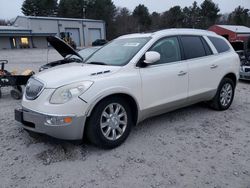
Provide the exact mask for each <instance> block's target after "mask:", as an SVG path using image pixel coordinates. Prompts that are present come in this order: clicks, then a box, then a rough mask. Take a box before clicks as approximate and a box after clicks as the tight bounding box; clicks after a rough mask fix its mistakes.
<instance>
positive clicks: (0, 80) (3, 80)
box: [0, 60, 33, 100]
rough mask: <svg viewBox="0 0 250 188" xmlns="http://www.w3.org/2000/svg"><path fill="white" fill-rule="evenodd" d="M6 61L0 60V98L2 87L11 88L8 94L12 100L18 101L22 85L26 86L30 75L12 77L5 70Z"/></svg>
mask: <svg viewBox="0 0 250 188" xmlns="http://www.w3.org/2000/svg"><path fill="white" fill-rule="evenodd" d="M7 63H8V61H7V60H0V64H1V69H0V98H1V97H2V92H1V88H2V87H9V86H10V87H12V90H11V91H10V94H11V96H12V98H14V99H16V100H18V99H21V98H22V87H21V86H22V85H26V83H27V82H28V80H29V78H30V77H31V76H32V74H33V73H32V74H30V75H12V74H11V73H10V72H8V71H7V70H5V64H7Z"/></svg>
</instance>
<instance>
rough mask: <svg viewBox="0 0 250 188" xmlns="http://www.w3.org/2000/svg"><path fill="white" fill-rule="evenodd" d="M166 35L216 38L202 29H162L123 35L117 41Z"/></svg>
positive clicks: (214, 34) (210, 32)
mask: <svg viewBox="0 0 250 188" xmlns="http://www.w3.org/2000/svg"><path fill="white" fill-rule="evenodd" d="M168 35H205V36H216V37H218V36H219V35H217V34H216V33H214V32H212V31H208V30H202V29H164V30H160V31H156V32H151V33H135V34H129V35H123V36H121V37H119V39H126V38H145V37H157V38H158V37H161V36H168Z"/></svg>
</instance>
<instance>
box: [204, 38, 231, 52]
mask: <svg viewBox="0 0 250 188" xmlns="http://www.w3.org/2000/svg"><path fill="white" fill-rule="evenodd" d="M208 38H209V40H210V41H211V42H212V43H213V45H214V47H215V48H216V50H217V51H218V53H222V52H226V51H228V50H230V47H229V46H228V44H227V43H226V42H225V41H224V40H223V39H221V38H217V37H208Z"/></svg>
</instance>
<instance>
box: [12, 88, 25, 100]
mask: <svg viewBox="0 0 250 188" xmlns="http://www.w3.org/2000/svg"><path fill="white" fill-rule="evenodd" d="M10 95H11V97H12V98H13V99H16V100H20V99H21V98H22V92H20V90H18V89H16V88H15V89H12V90H11V91H10Z"/></svg>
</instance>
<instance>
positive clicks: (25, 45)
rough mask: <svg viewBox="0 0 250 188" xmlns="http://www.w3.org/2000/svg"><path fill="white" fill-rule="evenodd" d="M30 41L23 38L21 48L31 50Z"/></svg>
mask: <svg viewBox="0 0 250 188" xmlns="http://www.w3.org/2000/svg"><path fill="white" fill-rule="evenodd" d="M29 47H30V46H29V39H28V37H21V44H20V48H29Z"/></svg>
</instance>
